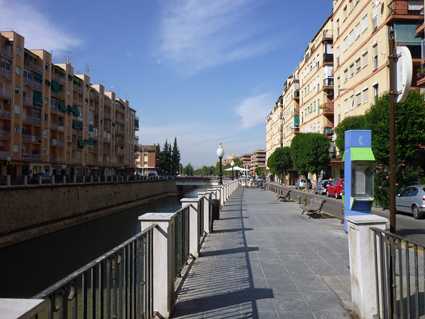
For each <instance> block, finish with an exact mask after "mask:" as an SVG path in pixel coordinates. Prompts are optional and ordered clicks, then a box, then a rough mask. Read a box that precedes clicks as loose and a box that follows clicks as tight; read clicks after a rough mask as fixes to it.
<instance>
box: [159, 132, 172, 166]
mask: <svg viewBox="0 0 425 319" xmlns="http://www.w3.org/2000/svg"><path fill="white" fill-rule="evenodd" d="M170 163H171V145H170V144H168V142H167V140H165V143H164V147H163V148H162V151H161V152H160V153H159V167H160V168H161V171H162V172H163V173H167V174H170Z"/></svg>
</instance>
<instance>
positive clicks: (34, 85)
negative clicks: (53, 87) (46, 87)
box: [32, 81, 42, 91]
mask: <svg viewBox="0 0 425 319" xmlns="http://www.w3.org/2000/svg"><path fill="white" fill-rule="evenodd" d="M32 86H33V87H34V88H35V89H37V90H40V91H41V88H42V85H41V83H37V82H35V81H33V82H32Z"/></svg>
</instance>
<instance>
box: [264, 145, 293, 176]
mask: <svg viewBox="0 0 425 319" xmlns="http://www.w3.org/2000/svg"><path fill="white" fill-rule="evenodd" d="M270 157H271V158H272V161H271V162H270V164H271V165H269V161H267V166H268V167H269V168H270V173H272V174H274V175H278V176H280V177H282V176H283V175H285V173H286V171H287V170H288V169H289V168H290V167H292V159H291V149H290V148H289V147H287V146H286V147H279V148H277V149H275V151H274V152H273V154H272V155H271V156H270ZM270 157H269V158H270Z"/></svg>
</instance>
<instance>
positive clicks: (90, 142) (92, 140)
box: [89, 137, 94, 145]
mask: <svg viewBox="0 0 425 319" xmlns="http://www.w3.org/2000/svg"><path fill="white" fill-rule="evenodd" d="M89 145H94V139H93V138H91V137H90V138H89Z"/></svg>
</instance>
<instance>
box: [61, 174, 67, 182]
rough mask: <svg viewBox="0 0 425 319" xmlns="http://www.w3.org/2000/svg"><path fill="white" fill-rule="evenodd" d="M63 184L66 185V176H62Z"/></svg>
mask: <svg viewBox="0 0 425 319" xmlns="http://www.w3.org/2000/svg"><path fill="white" fill-rule="evenodd" d="M62 183H63V184H66V175H63V176H62Z"/></svg>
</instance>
